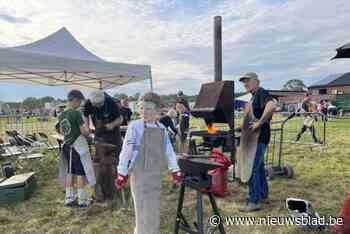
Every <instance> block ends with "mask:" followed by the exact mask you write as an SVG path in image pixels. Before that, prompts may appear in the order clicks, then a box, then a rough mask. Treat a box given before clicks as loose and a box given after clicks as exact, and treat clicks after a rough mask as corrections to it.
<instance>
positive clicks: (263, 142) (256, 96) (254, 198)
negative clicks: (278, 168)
mask: <svg viewBox="0 0 350 234" xmlns="http://www.w3.org/2000/svg"><path fill="white" fill-rule="evenodd" d="M239 81H240V82H242V83H243V84H244V86H245V88H246V90H247V91H248V92H250V93H251V94H252V99H251V101H250V102H249V103H248V105H247V107H246V116H245V120H244V122H247V124H244V125H247V128H244V129H242V136H243V135H244V134H246V135H252V136H253V137H252V139H250V140H247V141H246V142H247V143H246V146H247V147H248V148H250V147H253V145H255V146H254V147H255V148H254V152H252V155H251V153H249V155H246V156H249V157H245V158H244V157H243V158H242V159H240V160H249V162H247V164H248V165H250V166H249V167H246V168H248V169H247V170H249V171H246V172H243V174H245V176H244V177H247V178H248V184H249V194H248V202H247V204H246V205H245V206H244V207H242V208H241V209H240V211H242V212H251V211H255V210H259V209H260V208H261V207H260V203H261V202H262V201H263V200H265V199H267V198H268V184H267V179H266V174H265V165H264V154H265V152H266V149H267V146H268V144H269V142H270V135H271V129H270V121H271V119H272V115H273V112H274V110H275V103H274V101H273V98H272V96H271V95H270V94H269V93H268V92H267V91H266V90H265V89H264V88H262V87H260V81H259V79H258V75H257V74H256V73H253V72H250V73H246V74H245V75H243V76H241V77H240V79H239ZM248 114H249V115H248ZM249 116H250V117H249ZM248 118H249V121H246V120H247V119H248ZM243 127H244V126H243ZM243 130H244V131H243ZM254 132H255V133H256V134H254ZM242 136H241V138H242ZM241 140H243V139H241ZM253 140H254V141H255V144H253V143H252V141H253ZM242 143H243V142H242V141H241V147H244V146H243V145H242ZM243 144H244V143H243ZM241 150H243V149H242V148H241ZM247 151H251V149H247ZM250 156H252V157H250ZM247 173H248V174H247Z"/></svg>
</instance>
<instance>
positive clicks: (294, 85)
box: [283, 79, 307, 91]
mask: <svg viewBox="0 0 350 234" xmlns="http://www.w3.org/2000/svg"><path fill="white" fill-rule="evenodd" d="M283 90H289V91H305V90H307V87H306V85H305V84H304V82H303V81H302V80H298V79H292V80H289V81H287V82H286V83H285V84H284V85H283Z"/></svg>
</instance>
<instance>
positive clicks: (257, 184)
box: [249, 143, 269, 203]
mask: <svg viewBox="0 0 350 234" xmlns="http://www.w3.org/2000/svg"><path fill="white" fill-rule="evenodd" d="M266 148H267V145H265V144H262V143H258V147H257V149H256V154H255V159H254V164H253V170H252V175H251V177H250V180H249V202H253V203H259V202H260V201H261V200H263V199H266V198H267V197H268V193H269V188H268V185H267V179H266V173H265V165H264V155H265V152H266Z"/></svg>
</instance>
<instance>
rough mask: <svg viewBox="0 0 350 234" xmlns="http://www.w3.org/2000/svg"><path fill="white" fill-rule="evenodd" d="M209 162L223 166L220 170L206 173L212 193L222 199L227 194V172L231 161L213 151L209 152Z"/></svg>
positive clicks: (220, 153) (217, 151)
mask: <svg viewBox="0 0 350 234" xmlns="http://www.w3.org/2000/svg"><path fill="white" fill-rule="evenodd" d="M209 160H210V161H212V162H216V163H220V164H222V165H223V166H222V167H220V168H217V169H215V170H211V171H208V174H209V175H211V177H212V185H211V191H212V193H213V194H214V195H216V196H218V197H224V196H225V195H226V193H227V171H228V168H229V167H230V165H231V161H230V160H229V159H228V158H227V157H226V156H225V155H224V154H223V153H222V152H221V151H219V150H215V149H214V150H213V151H212V152H211V155H210V156H209Z"/></svg>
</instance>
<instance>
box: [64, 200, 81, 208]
mask: <svg viewBox="0 0 350 234" xmlns="http://www.w3.org/2000/svg"><path fill="white" fill-rule="evenodd" d="M64 205H65V206H66V207H76V206H78V201H77V200H74V201H71V202H66V203H65V204H64Z"/></svg>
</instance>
